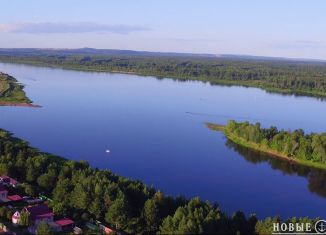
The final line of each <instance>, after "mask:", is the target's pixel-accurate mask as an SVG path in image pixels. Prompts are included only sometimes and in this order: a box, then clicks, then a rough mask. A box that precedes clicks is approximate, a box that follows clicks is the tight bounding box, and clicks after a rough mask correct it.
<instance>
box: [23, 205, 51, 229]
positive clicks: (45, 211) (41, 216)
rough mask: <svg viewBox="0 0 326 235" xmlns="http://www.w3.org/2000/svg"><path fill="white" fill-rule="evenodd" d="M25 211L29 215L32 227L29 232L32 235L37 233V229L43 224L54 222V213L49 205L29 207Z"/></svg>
mask: <svg viewBox="0 0 326 235" xmlns="http://www.w3.org/2000/svg"><path fill="white" fill-rule="evenodd" d="M24 211H25V212H27V213H29V215H30V218H31V223H32V225H31V226H30V227H28V231H29V232H30V233H32V234H35V233H36V229H37V227H38V225H39V223H41V222H45V223H51V222H53V217H54V213H53V212H52V210H51V209H50V208H49V207H48V205H47V204H38V205H34V206H27V207H25V208H24Z"/></svg>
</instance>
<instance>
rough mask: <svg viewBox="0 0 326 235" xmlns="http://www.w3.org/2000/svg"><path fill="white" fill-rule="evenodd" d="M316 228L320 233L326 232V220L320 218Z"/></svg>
mask: <svg viewBox="0 0 326 235" xmlns="http://www.w3.org/2000/svg"><path fill="white" fill-rule="evenodd" d="M315 230H316V232H317V233H319V234H326V220H318V221H317V222H316V224H315Z"/></svg>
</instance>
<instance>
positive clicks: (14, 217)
mask: <svg viewBox="0 0 326 235" xmlns="http://www.w3.org/2000/svg"><path fill="white" fill-rule="evenodd" d="M19 220H20V213H19V211H16V212H15V213H14V214H13V215H12V217H11V222H12V223H13V224H14V225H17V224H18V223H19Z"/></svg>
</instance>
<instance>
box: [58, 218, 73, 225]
mask: <svg viewBox="0 0 326 235" xmlns="http://www.w3.org/2000/svg"><path fill="white" fill-rule="evenodd" d="M55 223H57V224H58V225H60V226H66V225H71V224H73V223H74V221H72V220H71V219H68V218H64V219H60V220H57V221H55Z"/></svg>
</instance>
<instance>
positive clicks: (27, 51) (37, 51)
mask: <svg viewBox="0 0 326 235" xmlns="http://www.w3.org/2000/svg"><path fill="white" fill-rule="evenodd" d="M6 55H8V56H51V55H55V56H58V55H59V56H60V55H62V56H69V55H84V56H87V55H88V56H92V55H93V56H94V55H99V56H130V57H172V58H178V57H179V58H211V59H214V58H220V59H226V60H240V61H245V60H249V61H250V60H251V61H288V62H312V63H314V62H316V63H326V60H316V59H304V58H294V59H293V58H283V57H268V56H253V55H232V54H196V53H177V52H150V51H133V50H116V49H95V48H79V49H66V48H62V49H54V48H46V49H41V48H0V56H6Z"/></svg>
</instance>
